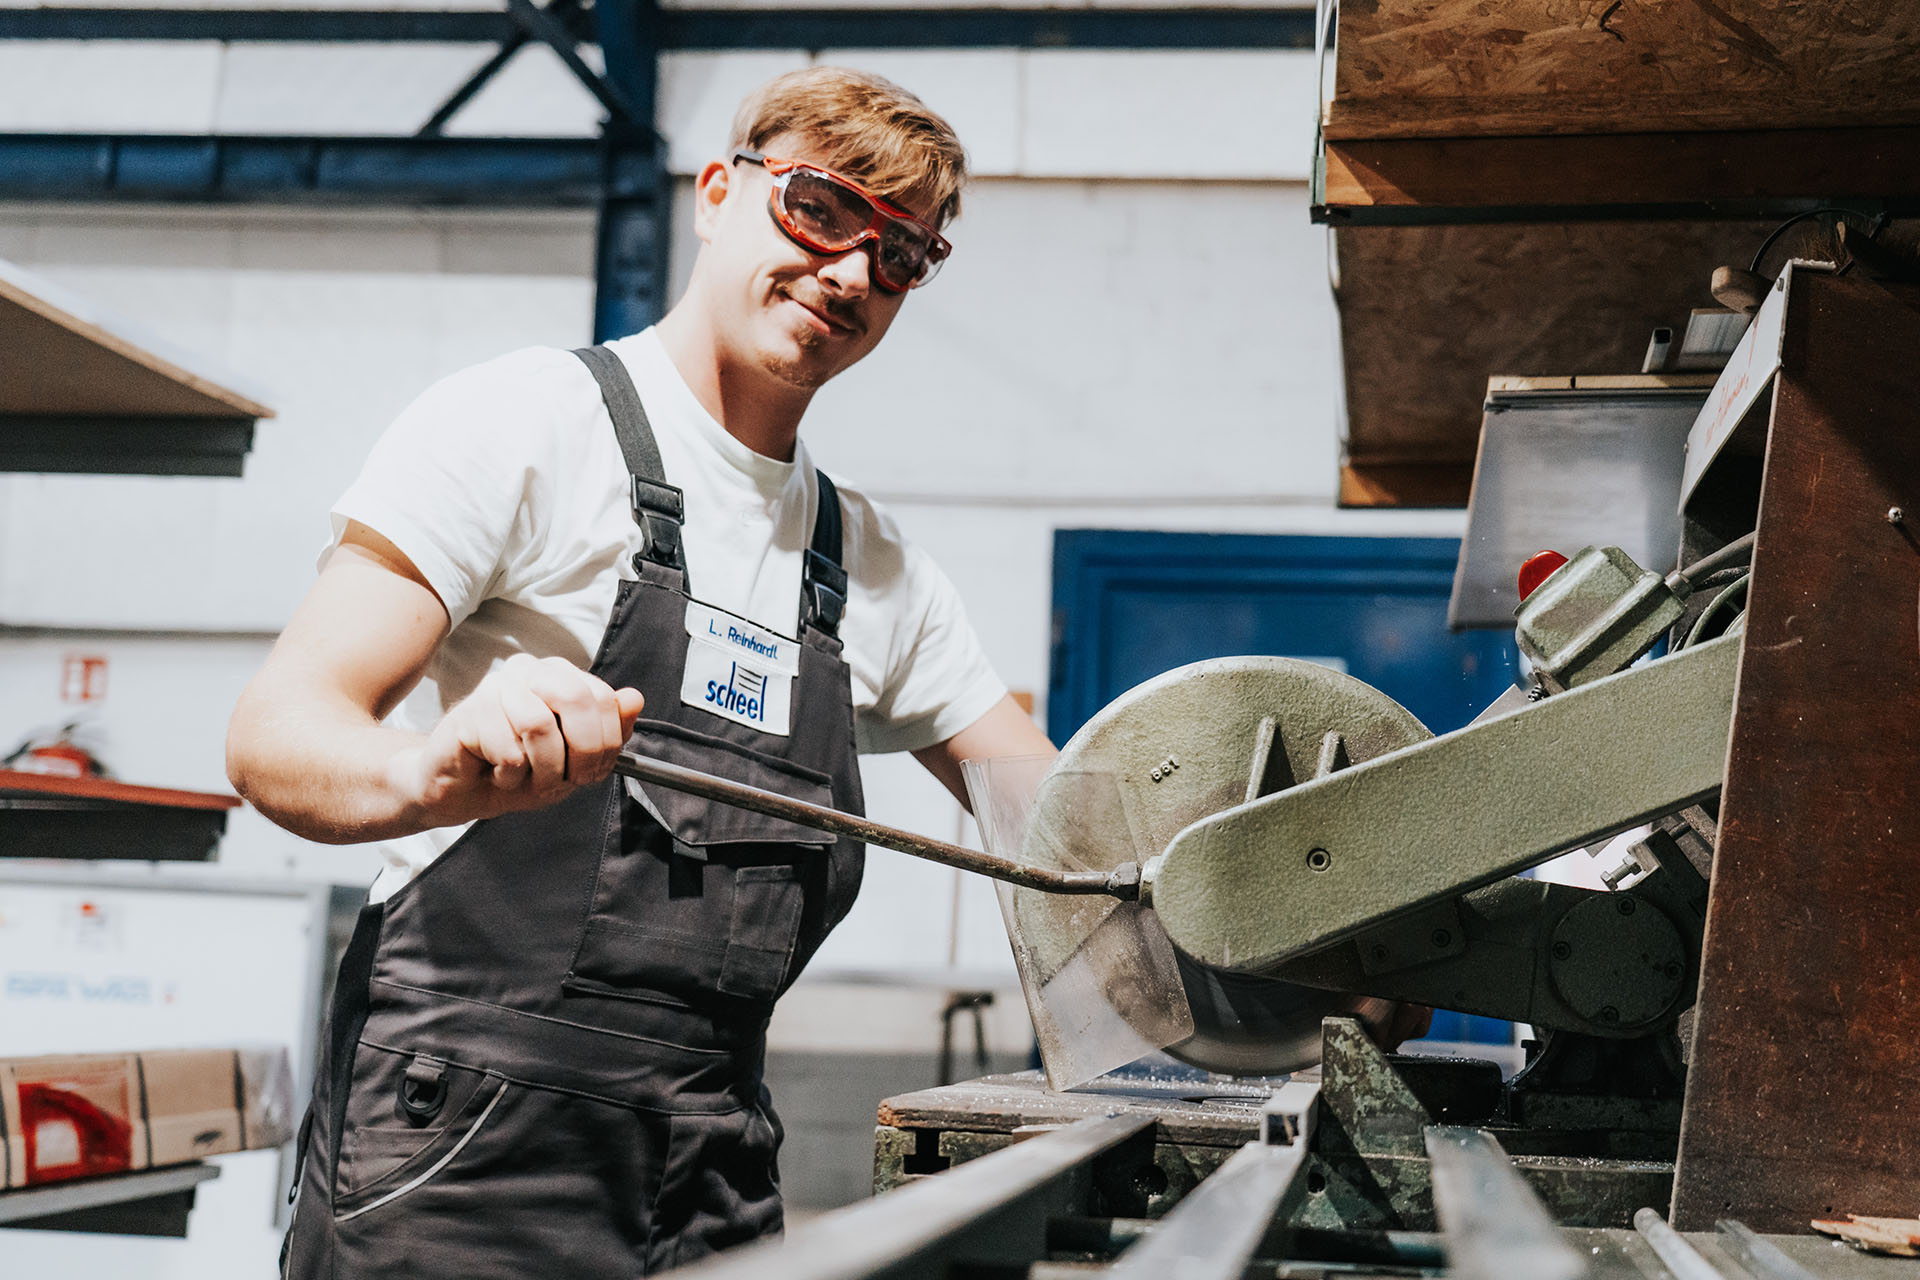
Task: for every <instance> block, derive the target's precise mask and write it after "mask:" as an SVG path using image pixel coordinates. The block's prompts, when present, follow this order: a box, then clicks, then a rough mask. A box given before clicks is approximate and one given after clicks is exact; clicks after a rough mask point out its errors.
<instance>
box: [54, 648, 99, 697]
mask: <svg viewBox="0 0 1920 1280" xmlns="http://www.w3.org/2000/svg"><path fill="white" fill-rule="evenodd" d="M106 696H107V660H106V659H105V658H103V657H101V656H100V655H98V654H93V653H69V654H66V655H65V656H64V657H62V659H61V661H60V701H62V702H99V701H100V700H101V699H103V698H105V697H106Z"/></svg>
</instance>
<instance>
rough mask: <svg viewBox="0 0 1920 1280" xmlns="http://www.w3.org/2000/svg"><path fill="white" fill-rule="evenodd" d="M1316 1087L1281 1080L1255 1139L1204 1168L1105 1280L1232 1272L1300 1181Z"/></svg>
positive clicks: (1214, 1276) (1232, 1278)
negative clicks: (1197, 1182)
mask: <svg viewBox="0 0 1920 1280" xmlns="http://www.w3.org/2000/svg"><path fill="white" fill-rule="evenodd" d="M1289 1090H1291V1091H1293V1092H1291V1093H1288V1092H1287V1091H1289ZM1319 1093H1320V1087H1319V1086H1318V1085H1315V1084H1306V1083H1303V1082H1298V1081H1295V1082H1293V1083H1289V1084H1287V1085H1285V1086H1283V1089H1282V1092H1281V1093H1278V1094H1275V1095H1274V1097H1273V1099H1272V1100H1270V1101H1269V1103H1268V1105H1267V1107H1266V1108H1265V1109H1264V1111H1263V1113H1262V1129H1263V1133H1262V1137H1261V1140H1260V1141H1258V1142H1249V1143H1248V1144H1247V1145H1246V1146H1244V1147H1242V1148H1240V1150H1238V1151H1236V1152H1234V1153H1233V1155H1232V1156H1230V1157H1228V1159H1227V1162H1226V1163H1225V1164H1223V1165H1221V1166H1220V1167H1219V1168H1218V1169H1216V1170H1215V1171H1214V1172H1212V1173H1210V1174H1208V1175H1207V1177H1206V1178H1205V1179H1204V1180H1203V1181H1202V1182H1201V1183H1200V1185H1199V1186H1197V1187H1195V1188H1194V1189H1193V1190H1192V1191H1190V1192H1188V1193H1187V1195H1186V1197H1185V1198H1184V1199H1182V1200H1181V1201H1180V1203H1179V1204H1177V1205H1175V1206H1174V1207H1173V1209H1172V1211H1171V1212H1169V1213H1168V1214H1167V1216H1166V1217H1164V1218H1162V1219H1161V1220H1160V1222H1159V1223H1158V1225H1156V1226H1155V1227H1154V1228H1153V1230H1152V1231H1151V1232H1149V1233H1148V1235H1147V1237H1146V1239H1144V1240H1141V1241H1139V1242H1137V1243H1135V1244H1133V1245H1130V1246H1129V1247H1128V1248H1127V1250H1126V1252H1125V1253H1122V1254H1121V1255H1120V1260H1119V1261H1118V1262H1116V1263H1115V1264H1114V1265H1113V1266H1112V1267H1111V1268H1110V1269H1109V1270H1108V1271H1107V1272H1106V1274H1107V1275H1108V1276H1110V1277H1112V1280H1162V1278H1163V1277H1166V1276H1178V1277H1179V1278H1180V1280H1239V1277H1240V1275H1241V1274H1242V1273H1243V1272H1244V1271H1245V1270H1246V1267H1247V1264H1248V1263H1249V1262H1251V1261H1252V1260H1253V1255H1254V1251H1255V1250H1257V1249H1258V1248H1259V1247H1260V1241H1261V1239H1262V1238H1263V1237H1264V1236H1265V1235H1266V1233H1267V1228H1268V1227H1269V1226H1271V1225H1272V1223H1273V1220H1274V1218H1275V1217H1276V1216H1278V1215H1279V1213H1280V1211H1281V1206H1282V1204H1283V1202H1285V1201H1286V1200H1287V1199H1288V1196H1289V1193H1290V1192H1293V1191H1294V1190H1295V1187H1296V1186H1297V1185H1299V1184H1301V1183H1302V1181H1303V1179H1302V1177H1301V1173H1302V1170H1304V1169H1305V1168H1306V1162H1307V1154H1308V1153H1307V1147H1308V1145H1309V1137H1310V1132H1311V1128H1312V1116H1313V1110H1314V1107H1315V1104H1316V1102H1317V1101H1318V1098H1319Z"/></svg>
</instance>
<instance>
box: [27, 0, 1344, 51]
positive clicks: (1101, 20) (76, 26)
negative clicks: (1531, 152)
mask: <svg viewBox="0 0 1920 1280" xmlns="http://www.w3.org/2000/svg"><path fill="white" fill-rule="evenodd" d="M516 25H517V24H516V23H515V22H514V21H513V19H512V18H510V17H509V16H508V15H507V14H505V13H502V12H500V11H498V10H485V9H473V10H443V11H433V10H421V11H411V10H372V9H366V10H359V9H306V10H295V9H136V8H119V9H116V8H105V9H103V8H80V7H74V8H64V7H56V8H0V39H4V40H225V41H249V42H283V41H284V42H297V43H335V42H340V43H368V44H371V43H380V44H388V43H433V44H461V43H476V44H498V43H500V42H502V41H504V40H506V39H507V38H509V37H510V36H511V35H512V34H513V32H514V30H515V28H516ZM590 25H591V24H590V23H589V22H588V21H587V20H586V18H585V15H575V16H573V17H571V18H569V19H568V20H567V29H568V30H569V31H570V32H571V33H572V34H573V35H574V36H575V37H577V38H580V39H583V40H588V39H591V38H592V33H591V31H590V29H589V28H590ZM660 47H661V48H663V49H670V50H716V51H717V50H753V49H821V48H862V49H981V48H1016V49H1311V48H1312V47H1313V9H1312V7H1311V6H1307V7H1304V8H1302V7H1295V6H1276V7H1274V8H1271V9H1240V8H1224V9H1197V10H1183V9H1174V8H1166V9H1124V10H1088V9H1081V10H1048V9H934V8H929V9H888V10H846V9H839V10H836V9H799V8H792V9H789V8H785V7H781V8H774V9H771V10H767V11H761V12H750V11H745V10H737V9H715V10H698V9H675V10H670V11H667V12H664V13H662V14H661V22H660Z"/></svg>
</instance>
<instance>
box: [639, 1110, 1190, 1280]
mask: <svg viewBox="0 0 1920 1280" xmlns="http://www.w3.org/2000/svg"><path fill="white" fill-rule="evenodd" d="M1153 1124H1154V1119H1153V1117H1152V1116H1150V1115H1143V1114H1141V1115H1119V1116H1104V1117H1094V1118H1090V1119H1086V1120H1081V1121H1078V1122H1076V1123H1074V1124H1072V1125H1069V1126H1068V1127H1066V1128H1064V1129H1059V1130H1056V1131H1054V1132H1052V1133H1047V1134H1042V1135H1041V1136H1040V1137H1037V1138H1030V1139H1028V1140H1027V1141H1025V1142H1017V1143H1015V1144H1014V1145H1012V1146H1010V1147H1005V1148H1003V1149H1001V1150H999V1151H995V1152H993V1153H991V1154H990V1155H984V1156H981V1157H979V1158H978V1159H974V1160H969V1161H967V1162H966V1163H964V1164H961V1165H958V1166H956V1167H954V1168H952V1169H949V1170H947V1171H946V1172H945V1173H941V1174H937V1175H935V1176H933V1177H930V1178H925V1179H922V1180H921V1181H919V1182H915V1183H913V1184H912V1185H910V1186H905V1187H901V1188H899V1189H898V1190H896V1191H890V1192H888V1193H887V1194H886V1195H884V1196H878V1197H876V1198H874V1199H872V1200H868V1201H866V1202H864V1203H862V1204H857V1205H854V1206H852V1207H851V1208H847V1209H842V1210H840V1211H839V1212H837V1213H830V1214H827V1215H825V1216H823V1217H820V1218H816V1219H815V1220H813V1221H812V1222H810V1223H808V1224H807V1225H806V1226H804V1227H800V1228H798V1229H797V1230H795V1231H793V1232H792V1233H790V1234H789V1235H788V1236H787V1237H786V1238H785V1239H784V1240H770V1241H767V1242H765V1243H762V1244H757V1245H749V1246H747V1247H745V1248H742V1249H736V1250H731V1251H729V1252H727V1253H725V1254H722V1255H720V1256H719V1257H716V1258H713V1259H710V1260H709V1261H707V1262H704V1263H699V1264H696V1265H695V1266H694V1267H692V1268H690V1269H688V1270H687V1271H686V1272H684V1273H678V1272H677V1273H676V1274H685V1275H686V1276H688V1277H689V1278H691V1277H695V1276H697V1277H699V1280H772V1278H774V1277H777V1278H778V1280H852V1278H854V1277H863V1276H878V1275H886V1274H905V1273H903V1272H900V1271H898V1270H896V1269H898V1268H902V1267H904V1266H909V1265H915V1264H916V1260H918V1259H931V1258H932V1257H934V1256H936V1255H937V1251H938V1250H939V1249H940V1248H941V1247H942V1246H943V1245H944V1244H947V1243H949V1242H952V1241H956V1240H958V1239H960V1238H961V1237H963V1236H965V1235H966V1234H967V1233H968V1232H970V1231H971V1230H973V1229H974V1228H975V1227H976V1226H977V1225H978V1224H979V1223H980V1222H981V1221H982V1220H983V1219H985V1218H988V1217H990V1216H991V1215H993V1214H995V1213H997V1212H998V1211H1001V1210H1004V1209H1009V1208H1012V1207H1015V1206H1016V1205H1017V1204H1018V1203H1019V1202H1020V1201H1021V1200H1022V1199H1023V1198H1025V1197H1027V1196H1030V1195H1033V1194H1036V1193H1038V1192H1040V1191H1042V1190H1043V1189H1044V1188H1045V1187H1046V1186H1048V1185H1049V1184H1051V1183H1053V1182H1055V1181H1056V1180H1057V1179H1059V1178H1061V1177H1064V1176H1067V1175H1069V1174H1071V1173H1073V1172H1074V1171H1075V1170H1076V1169H1080V1168H1083V1167H1085V1166H1087V1165H1089V1164H1091V1163H1092V1161H1093V1160H1095V1159H1096V1158H1098V1157H1100V1156H1102V1155H1104V1154H1106V1153H1107V1152H1109V1151H1111V1150H1113V1149H1114V1148H1115V1147H1117V1146H1119V1145H1120V1144H1121V1143H1123V1142H1125V1141H1126V1140H1127V1139H1128V1138H1131V1137H1133V1136H1134V1135H1135V1134H1138V1133H1141V1132H1143V1131H1145V1130H1147V1129H1150V1128H1152V1126H1153ZM911 1274H916V1275H935V1274H944V1271H939V1270H934V1269H932V1268H931V1267H930V1266H928V1267H916V1269H915V1270H913V1271H912V1272H911Z"/></svg>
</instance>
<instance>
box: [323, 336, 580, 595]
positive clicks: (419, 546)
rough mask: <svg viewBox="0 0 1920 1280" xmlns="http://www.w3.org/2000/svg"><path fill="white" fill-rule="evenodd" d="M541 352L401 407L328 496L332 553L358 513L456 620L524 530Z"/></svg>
mask: <svg viewBox="0 0 1920 1280" xmlns="http://www.w3.org/2000/svg"><path fill="white" fill-rule="evenodd" d="M546 354H547V353H544V352H539V351H525V352H515V353H513V354H512V355H508V356H502V357H500V358H499V359H496V360H490V361H488V362H487V363H485V364H480V365H475V366H473V367H471V368H468V369H462V370H461V371H460V372H458V373H455V374H451V375H449V376H448V377H446V378H443V379H441V380H440V381H439V382H436V383H435V384H433V385H432V386H431V387H429V388H427V389H426V391H424V392H422V393H421V394H420V396H419V398H417V399H416V400H414V402H413V403H412V404H410V405H408V406H407V407H406V408H405V409H404V410H402V411H401V413H400V416H399V417H397V418H395V419H394V421H393V423H392V425H391V426H389V427H388V428H387V430H386V432H385V433H384V434H383V435H382V436H381V437H380V439H379V441H378V442H377V443H376V444H375V445H374V447H373V450H372V452H371V453H370V454H369V455H368V457H367V461H366V465H365V466H364V467H362V468H361V471H360V475H359V476H358V478H356V479H355V480H354V482H353V484H352V485H351V486H350V487H349V488H348V489H347V491H346V492H345V493H344V494H342V495H341V497H340V500H339V501H338V502H337V503H335V504H334V507H333V511H332V524H333V542H332V543H331V544H330V545H329V548H328V550H329V553H330V552H331V548H332V546H333V545H337V544H338V542H339V539H340V536H341V534H342V533H343V532H344V531H345V529H346V524H347V521H349V520H354V521H358V522H359V523H361V524H363V525H366V526H367V527H368V528H370V529H372V530H374V531H375V532H376V533H378V534H380V535H381V536H382V537H384V538H386V539H387V540H388V541H390V542H392V543H393V544H394V545H395V546H396V547H398V548H399V549H400V550H401V552H402V553H404V554H405V555H406V557H407V558H408V559H409V560H411V561H413V564H414V567H415V568H417V569H419V571H420V573H421V575H422V576H423V577H425V578H426V580H427V583H428V585H429V586H431V587H432V588H433V590H434V592H435V594H437V595H438V596H439V597H440V602H441V603H442V604H443V605H445V606H446V610H447V615H448V617H449V619H450V620H451V623H452V624H453V625H455V626H458V625H459V624H460V623H461V622H462V621H464V620H465V619H466V618H467V617H468V616H469V615H471V614H472V613H473V611H474V610H475V609H477V608H478V607H479V606H480V603H481V602H482V601H483V600H485V599H486V598H487V596H488V595H489V594H492V592H491V591H490V588H491V587H492V586H493V584H494V583H495V580H496V579H497V577H498V575H499V574H500V572H501V566H502V565H503V564H505V563H507V562H508V561H509V560H510V559H511V558H512V556H513V555H514V554H515V553H514V550H513V544H514V542H515V540H516V538H520V539H524V538H525V536H526V534H527V529H526V527H525V526H526V523H527V522H526V520H525V518H524V508H525V504H526V501H527V497H528V491H529V486H530V485H531V484H532V483H533V482H534V477H535V475H536V474H537V473H538V471H539V459H538V457H537V454H538V451H539V448H540V441H541V440H542V439H544V438H545V437H546V436H547V434H548V433H546V432H543V431H542V430H540V423H541V420H542V418H543V416H545V412H546V411H545V410H544V408H543V405H542V403H541V397H540V396H539V395H538V394H537V388H538V387H539V386H540V385H541V382H542V379H541V378H540V377H539V376H538V375H539V374H540V372H541V364H542V357H543V356H545V355H546ZM323 560H324V556H323Z"/></svg>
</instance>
